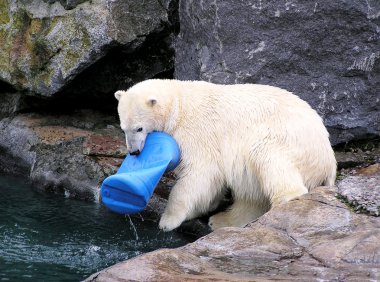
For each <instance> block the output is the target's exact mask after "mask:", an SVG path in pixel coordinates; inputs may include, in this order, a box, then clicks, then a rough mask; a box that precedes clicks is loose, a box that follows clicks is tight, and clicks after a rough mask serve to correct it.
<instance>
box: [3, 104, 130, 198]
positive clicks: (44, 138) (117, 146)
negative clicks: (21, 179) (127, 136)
mask: <svg viewBox="0 0 380 282" xmlns="http://www.w3.org/2000/svg"><path fill="white" fill-rule="evenodd" d="M117 124H118V122H117V119H116V117H112V116H107V115H105V114H102V113H99V112H96V111H90V110H87V111H85V110H82V111H74V112H72V113H66V114H46V113H45V114H43V115H42V114H37V113H25V114H18V115H15V116H11V117H8V118H3V119H2V120H0V131H1V132H2V135H1V136H0V147H1V148H2V150H3V151H4V155H3V156H1V160H2V165H3V166H4V167H5V168H7V169H4V170H6V172H9V173H19V174H23V175H24V176H26V177H27V178H29V179H31V180H32V182H33V183H34V184H35V185H36V187H38V188H40V189H43V190H48V191H54V192H57V193H62V194H65V195H66V196H68V197H73V198H79V199H87V200H98V194H99V187H100V184H101V182H102V181H103V180H104V178H105V177H107V176H108V175H110V174H112V173H115V172H116V170H117V168H118V167H119V165H120V164H121V161H122V160H123V157H124V156H125V155H123V152H125V151H126V149H125V148H123V147H124V144H125V141H124V136H123V134H122V132H121V130H120V129H119V128H118V126H117ZM110 147H112V148H113V150H111V149H110ZM88 148H97V151H96V150H93V149H92V151H91V150H89V149H88ZM102 148H105V150H104V151H105V153H103V151H102V150H101V149H102ZM107 150H108V151H107ZM86 152H87V154H86ZM112 152H114V154H112ZM12 159H17V160H19V161H18V162H17V163H12V162H11V163H9V164H8V165H7V162H9V161H10V160H12ZM12 166H13V167H12ZM12 169H13V170H14V171H11V170H12Z"/></svg>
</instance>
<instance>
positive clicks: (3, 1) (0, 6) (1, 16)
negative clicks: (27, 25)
mask: <svg viewBox="0 0 380 282" xmlns="http://www.w3.org/2000/svg"><path fill="white" fill-rule="evenodd" d="M9 21H10V18H9V14H8V1H7V0H0V24H6V23H8V22H9Z"/></svg>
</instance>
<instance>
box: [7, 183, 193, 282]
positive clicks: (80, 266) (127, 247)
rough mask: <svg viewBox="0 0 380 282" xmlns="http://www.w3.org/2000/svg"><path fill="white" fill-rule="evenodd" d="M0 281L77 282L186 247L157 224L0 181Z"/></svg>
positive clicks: (180, 236) (179, 235) (185, 239)
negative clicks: (113, 267)
mask: <svg viewBox="0 0 380 282" xmlns="http://www.w3.org/2000/svg"><path fill="white" fill-rule="evenodd" d="M0 199H1V202H0V281H7V280H9V281H79V280H81V279H83V278H85V277H87V276H88V275H90V274H92V273H94V272H96V271H98V270H101V269H103V268H105V267H107V266H110V265H112V264H115V263H117V262H119V261H123V260H125V259H128V258H131V257H134V256H136V255H139V254H141V253H144V252H148V251H152V250H155V249H158V248H162V247H177V246H181V245H184V244H185V243H187V242H189V238H185V237H183V236H182V235H181V234H178V233H174V232H171V233H163V232H159V230H158V227H157V222H152V221H150V220H143V218H142V217H141V216H139V215H136V216H133V221H132V218H131V217H129V216H123V215H118V214H114V213H111V212H109V211H108V210H107V209H106V208H104V207H103V206H101V205H100V204H96V203H86V202H82V201H75V200H72V199H67V198H62V197H60V196H57V195H52V194H47V193H44V192H39V191H36V190H35V189H33V188H32V187H30V186H29V185H28V184H25V181H23V180H20V179H16V178H14V177H9V176H0Z"/></svg>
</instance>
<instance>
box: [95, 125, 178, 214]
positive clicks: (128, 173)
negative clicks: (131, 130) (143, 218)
mask: <svg viewBox="0 0 380 282" xmlns="http://www.w3.org/2000/svg"><path fill="white" fill-rule="evenodd" d="M179 160H180V150H179V146H178V144H177V142H176V141H175V140H174V139H173V137H171V136H170V135H168V134H166V133H163V132H152V133H149V134H148V136H147V138H146V140H145V146H144V149H143V150H142V152H141V153H140V154H139V155H138V156H132V155H128V156H127V157H126V158H125V160H124V162H123V163H122V164H121V166H120V168H119V170H118V171H117V173H116V174H114V175H111V176H109V177H107V178H106V179H105V180H104V181H103V184H102V188H101V197H102V201H103V203H104V205H105V206H106V207H107V208H109V209H110V210H112V211H114V212H117V213H121V214H131V213H136V212H140V211H142V210H144V209H145V207H146V205H147V204H148V202H149V199H150V198H151V196H152V194H153V191H154V189H155V188H156V186H157V184H158V182H159V181H160V178H161V176H162V175H163V174H164V172H165V171H168V170H172V169H174V168H175V167H176V166H177V165H178V163H179Z"/></svg>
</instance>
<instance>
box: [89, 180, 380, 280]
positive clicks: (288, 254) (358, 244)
mask: <svg viewBox="0 0 380 282" xmlns="http://www.w3.org/2000/svg"><path fill="white" fill-rule="evenodd" d="M336 192H337V191H336V188H334V187H319V188H317V189H315V190H314V191H312V192H311V193H309V194H307V195H305V196H303V197H300V198H299V199H296V200H293V201H291V202H289V203H287V204H284V205H281V206H278V207H275V208H273V209H272V210H270V211H269V212H268V213H266V214H265V215H263V216H262V217H261V218H260V219H258V220H257V221H256V222H254V223H252V224H250V225H249V226H248V227H246V228H223V229H220V230H217V231H215V232H213V233H211V234H209V235H207V236H205V237H203V238H200V239H198V240H197V241H195V242H194V243H191V244H188V245H186V246H184V247H181V248H177V249H173V250H169V249H162V250H158V251H155V252H152V253H148V254H145V255H141V256H138V257H136V258H133V259H130V260H127V261H125V262H121V263H119V264H117V265H115V266H111V267H110V268H107V269H105V270H103V271H100V272H98V273H96V274H94V275H92V276H90V277H89V278H88V279H86V280H85V281H268V280H281V281H377V280H379V279H380V273H379V271H378V270H379V267H380V256H379V254H380V249H379V246H380V233H379V232H378V230H379V228H380V219H379V218H375V217H368V216H366V215H360V214H355V213H353V212H352V211H350V210H349V209H348V208H347V207H346V206H345V205H344V204H342V203H341V202H339V200H337V199H336V198H335V194H336Z"/></svg>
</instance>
